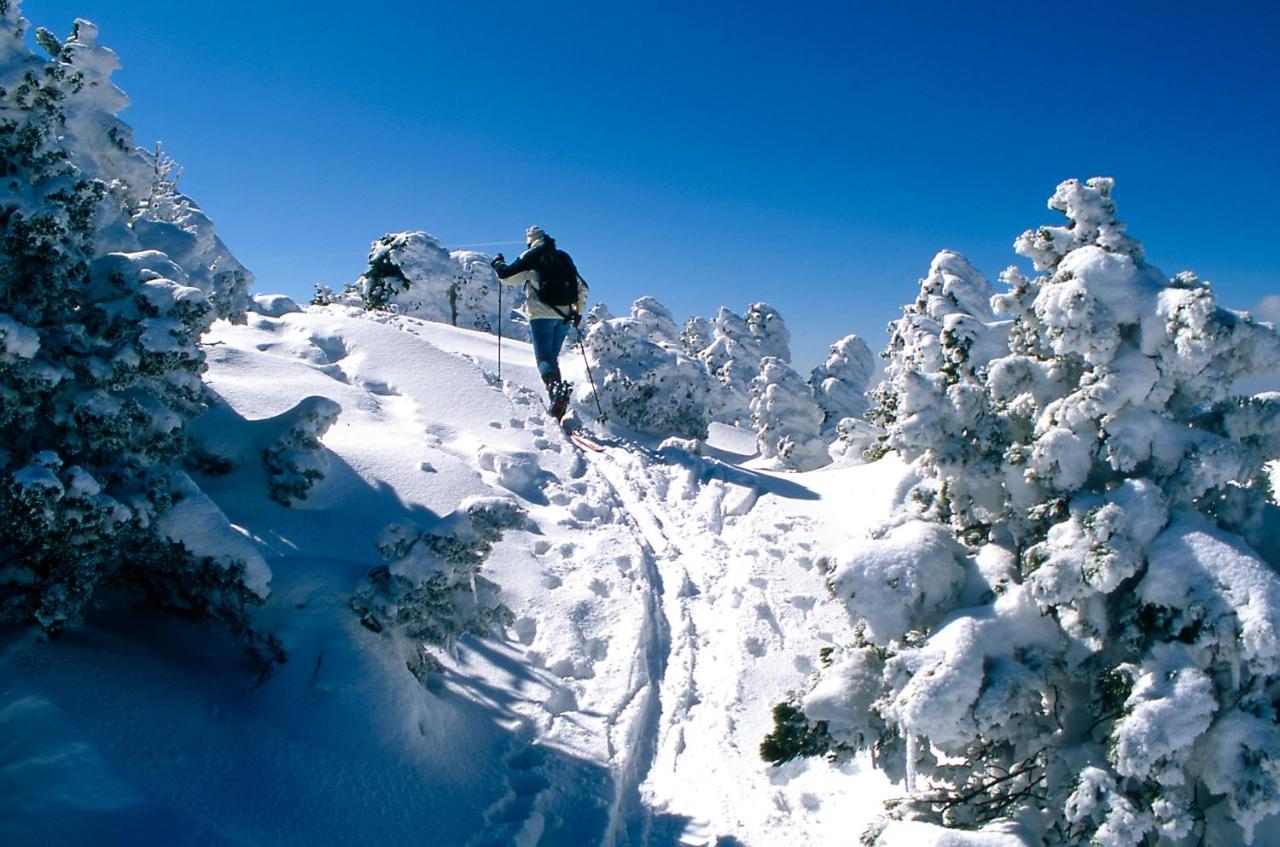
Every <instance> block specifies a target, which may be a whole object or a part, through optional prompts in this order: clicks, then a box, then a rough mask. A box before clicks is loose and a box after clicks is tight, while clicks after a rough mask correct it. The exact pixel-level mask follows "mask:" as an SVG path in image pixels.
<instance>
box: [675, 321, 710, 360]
mask: <svg viewBox="0 0 1280 847" xmlns="http://www.w3.org/2000/svg"><path fill="white" fill-rule="evenodd" d="M711 339H712V330H711V321H709V320H707V319H706V318H704V317H701V316H699V315H694V316H693V317H691V318H689V319H688V320H687V321H685V322H684V326H682V327H681V328H680V347H681V349H683V350H684V354H685V355H686V356H688V357H689V358H690V359H695V358H698V357H699V356H700V355H701V353H702V351H703V350H705V349H707V348H708V347H710V346H711Z"/></svg>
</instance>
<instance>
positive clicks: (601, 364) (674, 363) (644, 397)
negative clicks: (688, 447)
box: [581, 297, 715, 438]
mask: <svg viewBox="0 0 1280 847" xmlns="http://www.w3.org/2000/svg"><path fill="white" fill-rule="evenodd" d="M655 304H656V301H654V300H653V298H650V297H645V298H641V299H640V300H638V301H636V306H635V307H634V308H633V309H632V315H631V317H626V318H612V319H609V320H602V321H599V322H597V323H596V324H594V325H593V326H591V328H590V331H589V332H588V333H587V335H586V350H587V355H588V356H589V357H590V359H591V363H592V369H593V370H594V372H595V378H596V382H597V385H598V387H599V392H600V400H601V403H602V404H603V405H604V407H605V410H606V411H607V412H608V413H609V414H610V415H612V416H613V417H614V418H615V419H617V420H618V421H621V422H622V423H624V424H626V425H627V426H629V427H631V428H632V429H634V430H636V431H638V432H644V433H649V434H652V435H661V436H668V435H677V436H682V437H685V438H706V436H707V426H708V424H709V423H710V414H711V412H710V408H709V404H710V402H711V398H712V395H713V392H714V388H715V386H714V383H713V381H712V380H711V378H710V377H708V376H707V373H706V371H705V370H703V368H702V366H701V364H700V363H699V362H698V361H696V360H694V359H690V358H689V357H687V356H685V355H684V353H682V352H679V351H678V350H675V349H669V348H667V347H664V346H662V345H661V344H658V343H656V342H655V341H654V340H653V338H652V336H651V332H652V328H653V324H654V317H653V316H654V315H655V314H656V312H655V310H654V309H653V306H654V305H655ZM656 305H658V306H659V307H660V308H661V310H662V312H664V313H666V314H667V315H670V313H669V312H666V309H665V307H662V306H661V304H656ZM668 322H670V321H668ZM670 323H671V329H672V330H673V331H674V328H675V324H674V322H670ZM677 343H678V342H677ZM581 390H582V391H584V392H585V391H589V390H590V388H589V387H588V386H583V387H582V389H581Z"/></svg>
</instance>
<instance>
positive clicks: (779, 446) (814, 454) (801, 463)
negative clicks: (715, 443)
mask: <svg viewBox="0 0 1280 847" xmlns="http://www.w3.org/2000/svg"><path fill="white" fill-rule="evenodd" d="M751 423H752V425H753V426H754V427H755V430H756V443H757V444H758V445H759V446H760V455H761V456H762V457H763V458H765V459H773V460H774V461H775V462H776V463H777V464H778V466H779V467H783V468H787V469H788V470H795V471H811V470H814V469H815V468H820V467H822V466H823V465H827V464H830V463H831V457H830V456H828V455H827V448H826V446H825V444H824V442H823V440H822V435H821V429H822V409H820V408H819V407H818V404H817V402H816V401H815V400H814V399H813V394H812V393H811V392H810V391H809V386H807V385H806V384H805V382H804V380H803V379H802V378H801V377H800V375H799V374H798V373H796V372H795V371H794V370H792V369H791V366H790V365H788V364H787V363H786V362H784V361H782V360H781V359H778V358H775V357H773V356H765V358H764V361H763V362H761V365H760V374H759V376H757V377H756V378H755V379H754V380H752V381H751Z"/></svg>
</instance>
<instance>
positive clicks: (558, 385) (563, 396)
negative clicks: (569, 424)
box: [547, 382, 573, 420]
mask: <svg viewBox="0 0 1280 847" xmlns="http://www.w3.org/2000/svg"><path fill="white" fill-rule="evenodd" d="M547 396H548V397H549V398H551V409H550V412H551V417H553V418H555V419H556V420H560V419H561V418H563V417H564V413H565V412H566V411H567V410H568V409H569V399H570V398H571V397H572V396H573V383H572V382H554V383H552V384H551V385H548V386H547Z"/></svg>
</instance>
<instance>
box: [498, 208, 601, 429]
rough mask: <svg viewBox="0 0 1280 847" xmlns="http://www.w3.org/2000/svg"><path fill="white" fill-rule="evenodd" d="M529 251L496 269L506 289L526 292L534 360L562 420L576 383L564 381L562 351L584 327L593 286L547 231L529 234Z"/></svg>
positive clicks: (554, 414) (535, 230) (538, 229)
mask: <svg viewBox="0 0 1280 847" xmlns="http://www.w3.org/2000/svg"><path fill="white" fill-rule="evenodd" d="M525 242H526V243H527V244H528V245H529V249H528V250H525V251H524V253H522V254H520V258H518V259H516V260H515V261H514V262H512V263H511V264H509V265H508V264H507V260H506V258H505V257H504V256H503V255H502V254H501V253H499V254H498V255H497V256H494V257H493V261H492V262H490V264H491V265H492V266H493V269H494V271H496V272H497V274H498V279H499V280H500V281H501V282H502V283H503V284H504V285H519V284H523V285H524V287H525V303H524V314H525V317H527V318H528V319H529V332H530V334H531V335H532V336H533V355H534V358H535V359H536V360H537V362H538V373H539V374H541V375H542V382H543V384H544V385H545V386H546V387H547V397H548V399H549V400H550V401H551V415H552V417H554V418H556V420H559V419H560V418H561V417H563V416H564V413H565V410H566V409H568V408H569V395H570V393H571V389H572V383H569V382H565V381H564V380H563V379H562V378H561V376H560V348H561V347H563V346H564V339H565V336H567V335H568V334H569V326H570V325H573V326H574V327H578V326H580V325H581V323H582V315H583V312H584V311H585V310H586V307H587V283H586V280H584V279H583V278H582V275H581V274H579V273H578V268H577V266H576V265H574V263H573V259H572V258H570V256H569V254H568V253H566V252H564V251H563V250H560V249H558V248H557V247H556V240H555V239H554V238H552V237H551V236H549V235H547V234H546V232H544V231H543V229H542V227H539V226H531V227H529V229H528V230H527V231H526V232H525Z"/></svg>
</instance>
